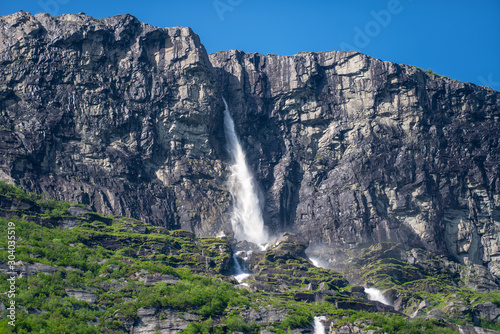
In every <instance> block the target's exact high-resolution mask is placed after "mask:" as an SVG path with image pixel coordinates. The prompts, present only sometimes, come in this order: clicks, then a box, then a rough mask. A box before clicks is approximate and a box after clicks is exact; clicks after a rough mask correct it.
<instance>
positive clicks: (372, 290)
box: [365, 287, 391, 305]
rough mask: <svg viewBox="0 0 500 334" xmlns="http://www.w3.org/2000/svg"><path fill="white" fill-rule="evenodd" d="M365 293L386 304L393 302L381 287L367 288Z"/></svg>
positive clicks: (371, 298)
mask: <svg viewBox="0 0 500 334" xmlns="http://www.w3.org/2000/svg"><path fill="white" fill-rule="evenodd" d="M365 293H366V294H367V295H368V299H369V300H373V301H377V302H381V303H382V304H385V305H391V302H390V301H389V300H388V299H387V298H385V296H384V294H383V293H382V291H380V290H379V289H376V288H373V287H372V288H365Z"/></svg>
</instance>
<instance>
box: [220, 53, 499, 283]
mask: <svg viewBox="0 0 500 334" xmlns="http://www.w3.org/2000/svg"><path fill="white" fill-rule="evenodd" d="M210 60H211V61H212V64H213V66H214V67H216V69H218V72H217V73H218V76H219V81H220V82H221V84H222V87H223V90H224V92H225V94H226V95H227V99H228V102H229V105H230V106H231V107H232V112H233V114H234V116H233V117H234V118H235V122H236V124H237V131H238V132H239V133H240V134H241V137H242V138H243V140H242V141H243V143H244V146H245V149H246V150H247V152H248V155H249V160H250V163H251V165H252V167H253V170H254V171H256V172H257V178H258V179H259V180H261V186H262V191H263V192H264V194H265V199H266V205H267V209H266V214H267V216H266V221H267V223H268V224H269V225H271V226H273V227H274V229H276V230H292V231H294V232H295V233H299V234H300V235H302V236H304V237H306V238H308V239H309V240H311V241H312V242H313V243H318V244H322V245H328V246H341V247H346V246H348V247H349V246H351V247H356V246H359V245H366V244H372V243H373V242H384V241H393V242H401V243H403V244H405V245H408V246H413V247H424V248H426V249H428V250H431V251H433V252H435V253H437V254H440V255H445V256H450V257H452V258H454V259H455V260H457V261H460V262H462V263H473V264H479V265H486V266H487V267H488V268H489V269H490V271H491V272H492V273H493V274H494V275H495V276H496V277H497V278H498V277H500V258H499V256H500V249H499V248H498V245H499V244H500V233H499V232H500V195H499V191H500V178H499V176H500V171H499V169H498V165H499V162H500V146H499V145H500V144H499V139H498V128H499V126H500V124H499V120H500V119H499V115H500V93H498V92H496V91H493V90H490V89H485V88H481V87H478V86H475V85H472V84H467V83H460V82H456V81H453V80H450V79H448V78H440V77H437V76H429V75H426V74H425V73H423V72H422V71H421V70H419V69H417V68H415V67H411V66H406V65H397V64H394V63H389V62H383V61H380V60H376V59H372V58H370V57H367V56H365V55H363V54H360V53H356V52H350V53H346V52H325V53H321V54H312V53H305V54H298V55H294V56H287V57H284V56H275V55H267V56H263V55H259V54H244V53H242V52H239V51H228V52H221V53H216V54H212V55H210Z"/></svg>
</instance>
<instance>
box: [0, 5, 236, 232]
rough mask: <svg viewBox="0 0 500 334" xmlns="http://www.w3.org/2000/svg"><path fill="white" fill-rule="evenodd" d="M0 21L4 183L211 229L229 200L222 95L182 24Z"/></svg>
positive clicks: (160, 221) (77, 18)
mask: <svg viewBox="0 0 500 334" xmlns="http://www.w3.org/2000/svg"><path fill="white" fill-rule="evenodd" d="M0 26H1V27H2V29H1V32H0V40H1V43H0V77H1V78H2V79H1V82H0V101H1V117H0V138H1V139H0V143H1V144H0V151H1V153H2V155H1V158H0V168H1V170H2V174H0V175H2V176H3V177H2V178H3V179H6V180H10V179H13V180H15V181H16V182H18V183H19V184H21V185H22V186H23V187H25V188H27V189H29V190H30V191H36V192H45V193H47V194H48V195H49V196H50V197H53V198H57V199H64V200H68V201H70V202H80V203H83V204H88V205H90V207H91V208H92V209H96V210H97V211H100V212H102V213H105V214H122V215H127V216H132V217H134V218H137V219H141V220H143V221H146V222H149V223H153V224H156V225H161V226H166V227H169V228H172V229H174V228H184V229H189V230H191V229H195V226H196V229H198V230H200V229H203V227H206V226H209V227H212V228H213V229H215V226H217V224H216V223H217V221H220V220H221V219H222V218H221V217H222V216H223V215H222V212H223V211H224V210H225V208H226V207H227V205H228V203H229V200H228V197H227V195H226V191H225V189H223V188H221V187H219V186H218V184H219V183H222V182H219V181H218V180H220V179H221V178H222V177H223V175H224V174H223V169H224V165H223V164H222V163H221V161H220V160H218V159H217V157H216V154H215V151H216V149H217V146H218V145H223V143H219V141H218V140H217V139H216V138H215V136H216V131H215V130H214V126H216V125H217V124H219V123H220V122H219V119H220V121H221V120H222V118H221V117H222V114H221V113H220V111H221V109H222V101H221V99H220V96H221V94H220V93H218V92H217V91H216V82H215V81H214V77H213V75H212V74H211V73H212V66H211V64H210V62H209V60H208V56H207V53H206V51H205V49H204V47H203V46H202V45H201V44H200V41H199V38H198V36H197V35H196V34H194V33H193V32H192V31H191V29H189V28H167V29H160V28H155V27H152V26H149V25H147V24H144V23H141V22H139V21H138V20H137V19H135V18H134V17H132V16H130V15H121V16H115V17H111V18H108V19H104V20H97V19H94V18H92V17H89V16H86V15H83V14H82V15H62V16H60V17H57V18H55V17H54V18H53V17H50V16H49V15H48V14H38V15H36V16H32V15H31V14H29V13H24V12H19V13H16V14H13V15H7V16H4V17H2V18H1V19H0ZM9 178H10V179H9ZM207 197H211V199H210V202H208V201H207ZM217 229H218V226H217ZM209 232H211V231H206V232H205V233H206V234H209Z"/></svg>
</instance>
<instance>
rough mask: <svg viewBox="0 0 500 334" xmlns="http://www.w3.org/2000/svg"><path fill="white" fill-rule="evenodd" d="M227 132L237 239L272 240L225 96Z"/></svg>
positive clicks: (264, 241) (225, 129)
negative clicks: (266, 227)
mask: <svg viewBox="0 0 500 334" xmlns="http://www.w3.org/2000/svg"><path fill="white" fill-rule="evenodd" d="M223 101H224V106H225V107H226V109H225V110H224V133H225V135H226V142H227V145H228V147H227V149H228V152H229V154H230V156H231V165H230V176H229V180H228V184H229V192H230V193H231V196H232V197H233V212H232V216H231V225H232V228H233V232H234V237H235V238H236V239H237V240H240V241H241V240H246V241H249V242H252V243H254V244H257V245H262V244H265V243H267V242H268V239H269V236H268V234H267V232H266V230H265V227H264V220H263V218H262V211H261V207H260V203H259V196H258V194H257V186H256V184H255V181H254V178H253V176H252V173H251V171H250V169H249V168H248V165H247V163H246V159H245V153H244V152H243V148H242V147H241V144H240V141H239V140H238V136H237V135H236V131H235V129H234V121H233V119H232V118H231V115H230V114H229V107H228V105H227V102H226V100H225V99H224V98H223Z"/></svg>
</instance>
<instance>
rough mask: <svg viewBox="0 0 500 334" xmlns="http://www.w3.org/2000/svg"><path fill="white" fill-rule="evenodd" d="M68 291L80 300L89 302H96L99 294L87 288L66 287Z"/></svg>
mask: <svg viewBox="0 0 500 334" xmlns="http://www.w3.org/2000/svg"><path fill="white" fill-rule="evenodd" d="M66 293H67V294H68V296H70V297H75V298H76V299H78V300H84V301H86V302H89V303H95V301H96V299H97V295H96V294H95V293H93V292H90V291H86V290H76V289H66Z"/></svg>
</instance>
